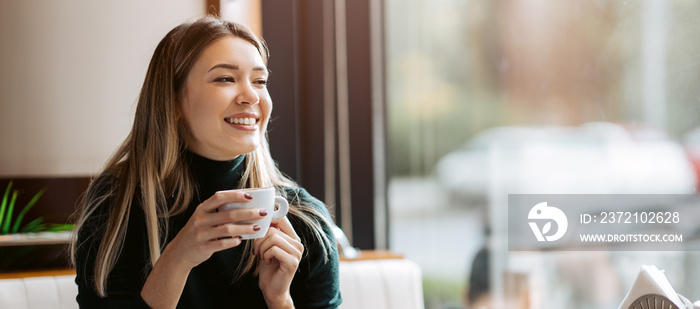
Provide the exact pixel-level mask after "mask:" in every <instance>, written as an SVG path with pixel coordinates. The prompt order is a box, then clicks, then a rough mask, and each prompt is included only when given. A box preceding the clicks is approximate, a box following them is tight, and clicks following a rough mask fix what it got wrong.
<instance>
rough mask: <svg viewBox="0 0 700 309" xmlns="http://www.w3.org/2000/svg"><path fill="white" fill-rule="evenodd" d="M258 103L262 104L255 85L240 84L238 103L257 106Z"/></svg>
mask: <svg viewBox="0 0 700 309" xmlns="http://www.w3.org/2000/svg"><path fill="white" fill-rule="evenodd" d="M258 102H260V96H259V95H258V92H257V91H255V89H254V88H253V85H252V84H251V83H250V82H247V83H240V84H239V93H238V95H237V96H236V103H238V104H240V105H255V104H258Z"/></svg>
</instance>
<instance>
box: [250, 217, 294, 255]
mask: <svg viewBox="0 0 700 309" xmlns="http://www.w3.org/2000/svg"><path fill="white" fill-rule="evenodd" d="M276 225H277V224H275V223H271V224H270V228H269V229H268V230H267V233H266V234H265V235H264V236H263V237H261V238H258V239H256V240H255V243H254V244H253V254H254V255H259V254H260V252H262V251H261V247H262V245H263V244H266V243H267V244H269V241H268V240H269V239H270V238H271V237H274V236H275V235H276V234H279V235H282V236H284V237H285V238H286V240H287V242H294V241H295V239H293V238H291V237H290V236H289V235H287V234H284V233H283V232H282V231H281V230H279V229H278V228H275V227H276ZM273 245H274V243H272V244H269V245H268V246H267V247H269V246H273ZM267 247H266V248H267ZM263 251H264V250H263Z"/></svg>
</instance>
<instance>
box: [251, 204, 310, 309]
mask: <svg viewBox="0 0 700 309" xmlns="http://www.w3.org/2000/svg"><path fill="white" fill-rule="evenodd" d="M274 224H276V225H277V228H276V227H274ZM253 253H254V254H255V255H256V256H257V257H258V258H259V259H260V275H259V278H258V285H259V286H260V290H262V292H263V295H264V296H265V302H266V303H267V305H268V307H270V308H276V307H293V303H292V297H291V294H290V293H289V287H290V285H291V283H292V279H294V274H295V273H296V271H297V268H298V267H299V262H300V261H301V256H302V254H303V253H304V245H302V244H301V239H299V236H297V234H296V232H295V231H294V228H293V227H292V224H291V223H290V222H289V219H287V217H284V218H282V219H280V220H275V221H272V224H271V225H270V229H269V230H268V231H267V234H266V235H265V236H264V237H262V238H259V239H256V240H255V248H254V251H253Z"/></svg>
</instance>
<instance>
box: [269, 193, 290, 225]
mask: <svg viewBox="0 0 700 309" xmlns="http://www.w3.org/2000/svg"><path fill="white" fill-rule="evenodd" d="M275 205H277V206H278V207H279V208H277V210H275V212H274V213H272V220H277V219H280V218H282V217H284V216H285V215H286V214H287V211H289V202H287V199H286V198H283V197H281V196H276V197H275Z"/></svg>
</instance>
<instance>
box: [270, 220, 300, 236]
mask: <svg viewBox="0 0 700 309" xmlns="http://www.w3.org/2000/svg"><path fill="white" fill-rule="evenodd" d="M272 223H277V228H279V229H280V231H282V232H283V233H285V234H287V235H289V236H291V237H292V238H294V239H296V240H299V236H298V235H297V232H296V231H295V230H294V227H292V223H291V222H289V219H288V218H287V217H286V216H285V217H283V218H281V219H278V220H273V221H272Z"/></svg>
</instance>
